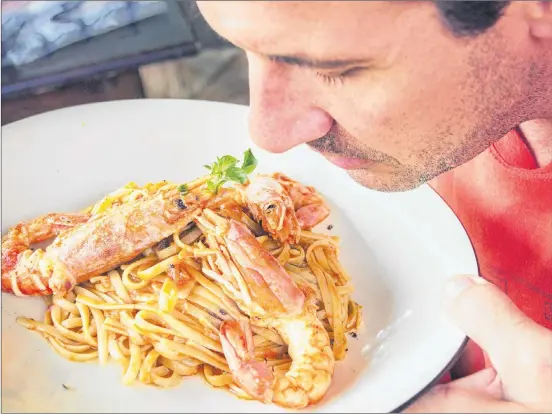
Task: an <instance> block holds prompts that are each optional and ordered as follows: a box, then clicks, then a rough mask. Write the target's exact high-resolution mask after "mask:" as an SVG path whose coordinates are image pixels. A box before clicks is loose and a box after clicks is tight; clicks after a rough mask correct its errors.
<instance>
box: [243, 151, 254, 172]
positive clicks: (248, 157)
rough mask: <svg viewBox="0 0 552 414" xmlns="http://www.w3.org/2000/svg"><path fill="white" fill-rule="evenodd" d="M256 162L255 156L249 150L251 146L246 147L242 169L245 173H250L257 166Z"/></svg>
mask: <svg viewBox="0 0 552 414" xmlns="http://www.w3.org/2000/svg"><path fill="white" fill-rule="evenodd" d="M257 164H258V161H257V158H255V156H254V155H253V153H252V152H251V148H249V149H247V151H245V152H244V153H243V164H242V170H243V171H244V172H245V173H246V174H251V173H252V172H253V171H254V170H255V168H256V167H257Z"/></svg>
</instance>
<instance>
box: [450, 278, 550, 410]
mask: <svg viewBox="0 0 552 414" xmlns="http://www.w3.org/2000/svg"><path fill="white" fill-rule="evenodd" d="M447 296H448V298H449V301H448V303H447V305H446V307H447V311H448V314H449V316H450V318H451V319H452V320H453V322H454V323H455V324H456V325H457V326H458V327H459V328H460V329H462V330H463V331H464V332H465V333H466V335H468V336H469V337H470V338H471V339H473V340H474V341H475V342H476V343H477V344H478V345H479V346H480V347H481V348H482V349H483V350H484V351H485V352H487V354H488V355H489V358H490V360H491V362H492V364H493V366H494V367H495V369H496V371H497V372H498V375H499V376H500V378H501V380H502V383H503V391H504V394H505V395H504V396H505V397H506V398H507V399H510V400H514V401H518V402H521V403H527V404H534V403H538V402H542V400H543V396H545V395H547V394H548V393H549V390H550V389H551V388H552V378H551V377H550V375H549V374H548V372H547V371H546V370H547V369H549V367H550V366H551V363H552V356H551V352H550V350H551V349H552V333H551V332H550V331H548V330H546V329H545V328H543V327H541V326H539V325H538V324H536V323H535V322H533V321H532V320H531V319H530V318H529V317H527V316H526V315H525V314H524V313H523V312H521V311H520V310H519V309H518V308H517V306H516V305H515V304H514V303H513V302H512V301H511V300H510V299H509V298H508V296H507V295H506V294H505V293H503V292H502V291H501V290H500V289H498V288H497V287H496V286H494V285H492V284H491V283H488V282H486V281H484V279H482V278H474V277H469V276H458V277H455V278H453V280H452V281H451V284H449V286H447Z"/></svg>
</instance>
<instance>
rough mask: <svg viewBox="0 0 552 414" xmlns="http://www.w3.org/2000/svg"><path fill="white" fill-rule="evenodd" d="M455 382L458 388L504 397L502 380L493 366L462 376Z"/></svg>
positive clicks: (496, 397)
mask: <svg viewBox="0 0 552 414" xmlns="http://www.w3.org/2000/svg"><path fill="white" fill-rule="evenodd" d="M453 383H454V386H455V387H456V388H458V389H462V390H465V391H472V392H478V393H480V394H484V395H487V396H488V397H490V398H493V399H497V400H500V399H502V382H501V381H500V378H499V377H498V375H497V373H496V371H495V369H494V368H492V367H491V368H487V369H484V370H481V371H479V372H476V373H475V374H472V375H469V376H467V377H464V378H460V379H458V380H456V381H453Z"/></svg>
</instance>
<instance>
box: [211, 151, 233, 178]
mask: <svg viewBox="0 0 552 414" xmlns="http://www.w3.org/2000/svg"><path fill="white" fill-rule="evenodd" d="M237 163H238V160H237V159H236V158H234V157H232V156H231V155H225V156H224V157H221V158H218V157H217V162H216V164H215V166H214V167H213V169H212V170H211V171H212V172H213V174H224V172H226V170H227V169H228V168H230V167H234V166H235V165H236V164H237Z"/></svg>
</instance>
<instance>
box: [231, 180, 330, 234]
mask: <svg viewBox="0 0 552 414" xmlns="http://www.w3.org/2000/svg"><path fill="white" fill-rule="evenodd" d="M238 190H239V191H241V192H242V196H243V200H244V204H246V205H247V207H248V208H249V210H250V211H251V213H252V214H253V216H254V218H255V220H256V221H260V222H261V223H262V226H263V228H264V230H265V231H266V232H267V233H269V234H270V235H271V236H272V237H274V238H275V239H276V240H279V241H281V242H289V243H297V242H298V241H299V238H300V235H301V230H310V229H312V228H313V227H314V226H316V225H317V224H319V223H320V222H322V221H323V220H325V219H326V218H327V217H328V216H329V214H330V209H329V207H328V205H327V204H326V202H325V201H324V199H323V198H322V196H321V195H320V194H319V193H318V192H317V191H316V190H315V189H314V188H313V187H310V186H305V185H303V184H301V183H299V182H297V181H295V180H292V179H291V178H289V177H288V176H286V175H284V174H281V173H274V174H272V175H257V176H255V177H253V178H252V179H251V180H250V181H249V183H248V184H247V185H246V186H243V187H238Z"/></svg>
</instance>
